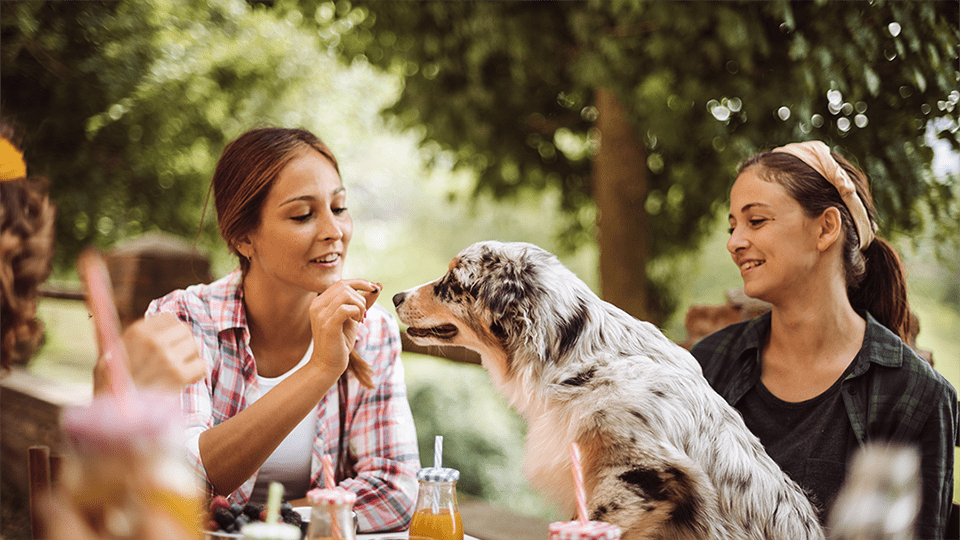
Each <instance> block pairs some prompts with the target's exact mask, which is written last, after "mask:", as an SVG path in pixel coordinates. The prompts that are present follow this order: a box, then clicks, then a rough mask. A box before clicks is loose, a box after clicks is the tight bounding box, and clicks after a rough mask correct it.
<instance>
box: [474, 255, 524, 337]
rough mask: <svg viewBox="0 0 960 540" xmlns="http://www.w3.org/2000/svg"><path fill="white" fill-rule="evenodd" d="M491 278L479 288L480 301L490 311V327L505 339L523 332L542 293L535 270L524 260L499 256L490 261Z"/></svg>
mask: <svg viewBox="0 0 960 540" xmlns="http://www.w3.org/2000/svg"><path fill="white" fill-rule="evenodd" d="M486 266H487V269H488V271H489V276H490V279H488V280H485V281H484V282H483V284H482V285H481V287H480V290H479V298H478V299H479V300H480V301H481V302H482V303H483V304H484V305H485V306H486V308H487V310H488V311H489V312H490V319H491V322H490V330H491V332H493V333H494V335H496V336H497V337H498V338H500V339H501V340H503V339H506V338H507V337H508V336H510V335H520V334H521V330H520V329H521V328H523V326H524V324H525V321H526V320H527V319H528V318H529V314H528V313H527V312H528V311H529V306H530V305H531V302H532V301H533V300H534V298H533V297H534V296H537V295H538V291H537V290H536V286H535V285H534V283H533V282H532V280H531V279H530V278H531V276H530V274H529V272H530V271H531V269H530V268H529V266H528V265H526V264H524V262H523V261H522V260H514V259H510V258H507V257H498V258H497V260H496V261H487V265H486Z"/></svg>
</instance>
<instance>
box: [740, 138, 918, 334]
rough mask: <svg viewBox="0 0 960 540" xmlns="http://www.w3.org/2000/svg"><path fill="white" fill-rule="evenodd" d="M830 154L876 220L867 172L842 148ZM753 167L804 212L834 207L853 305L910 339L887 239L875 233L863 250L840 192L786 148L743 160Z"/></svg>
mask: <svg viewBox="0 0 960 540" xmlns="http://www.w3.org/2000/svg"><path fill="white" fill-rule="evenodd" d="M830 154H831V155H832V156H833V159H835V160H836V161H837V163H839V164H840V166H841V167H842V168H843V169H844V170H845V171H846V172H847V175H849V176H850V179H851V180H853V183H854V184H855V185H856V188H857V195H858V196H859V197H860V200H861V201H863V206H864V207H865V208H866V210H867V215H868V216H869V218H870V222H871V223H874V222H876V210H875V208H874V206H873V196H872V195H871V194H870V186H869V184H868V181H867V176H866V174H864V173H863V171H861V170H860V169H859V168H858V167H856V166H854V165H853V164H851V163H850V162H849V161H847V160H846V159H845V158H844V157H843V156H841V155H840V154H838V153H836V152H833V151H831V152H830ZM751 167H753V168H756V171H757V174H758V175H759V176H760V177H761V178H763V179H764V180H767V181H769V182H774V183H777V184H780V185H781V186H783V187H784V188H785V189H786V190H787V193H789V194H790V196H791V197H793V198H794V199H796V201H797V202H798V203H800V206H801V207H802V208H803V211H804V213H805V214H806V215H807V216H808V217H817V216H820V215H821V214H823V212H824V211H825V210H827V209H828V208H836V209H837V210H838V211H839V212H840V215H841V221H842V223H843V269H844V276H845V279H846V286H847V297H848V298H849V300H850V305H851V306H853V308H854V309H857V310H861V311H867V312H869V313H870V314H871V315H873V316H874V317H875V318H876V319H877V320H878V321H879V322H880V323H881V324H883V325H884V326H886V327H887V328H889V329H890V330H891V331H892V332H893V333H895V334H897V335H898V336H900V339H902V340H903V341H904V342H908V340H909V333H910V306H909V303H908V301H907V280H906V274H905V271H904V267H903V261H901V259H900V255H899V254H898V253H897V251H896V249H894V247H893V246H892V245H891V244H890V243H889V242H887V241H886V240H884V239H882V238H880V237H876V238H874V240H873V242H871V243H870V244H869V245H868V246H867V247H866V248H864V249H863V250H861V249H860V237H859V236H858V234H857V229H856V226H855V225H854V221H853V216H851V215H850V210H849V209H848V208H847V206H846V205H845V204H844V203H843V200H842V199H841V198H840V193H839V192H838V191H837V188H835V187H834V186H833V185H832V184H831V183H829V182H828V181H827V180H826V179H825V178H824V177H823V176H822V175H821V174H820V173H818V172H817V171H815V170H814V169H813V168H812V167H810V166H809V165H807V164H806V163H804V162H803V161H802V160H800V159H799V158H797V157H795V156H793V155H791V154H787V153H784V152H764V153H761V154H757V155H755V156H753V157H751V158H749V159H748V160H746V161H745V162H744V163H743V164H742V165H741V166H740V171H739V172H743V171H745V170H746V169H748V168H751Z"/></svg>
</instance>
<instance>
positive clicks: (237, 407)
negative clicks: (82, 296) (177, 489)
mask: <svg viewBox="0 0 960 540" xmlns="http://www.w3.org/2000/svg"><path fill="white" fill-rule="evenodd" d="M240 283H241V275H240V272H239V271H235V272H233V273H231V274H229V275H227V276H226V277H224V278H222V279H220V280H218V281H216V282H214V283H211V284H209V285H194V286H191V287H189V288H187V289H186V290H178V291H174V292H172V293H170V294H168V295H166V296H164V297H163V298H160V299H158V300H154V301H153V302H152V303H151V304H150V306H149V307H148V308H147V314H148V315H151V314H155V313H160V312H164V311H169V312H172V313H175V314H176V315H177V316H178V317H179V318H180V319H181V320H182V321H184V322H185V323H186V324H188V325H189V326H190V328H191V329H192V330H193V334H194V336H195V337H196V339H197V344H198V345H199V347H200V353H201V356H202V357H203V358H204V359H205V360H206V361H207V376H206V377H205V378H204V379H203V380H201V381H198V382H196V383H194V384H192V385H190V386H188V387H186V388H185V389H184V391H183V393H182V394H181V406H182V408H183V411H184V420H185V421H186V424H187V437H188V440H187V449H188V451H189V452H188V453H189V455H190V458H191V460H192V462H193V464H194V466H195V467H196V469H197V471H198V473H199V474H200V475H201V476H202V478H203V479H204V481H206V472H205V469H204V467H203V463H202V461H201V460H200V447H199V439H200V434H201V433H203V432H204V431H206V430H207V429H209V428H211V427H213V426H215V425H217V424H219V423H221V422H223V421H225V420H227V419H228V418H231V417H233V416H234V415H236V414H237V413H238V412H240V411H241V410H243V409H244V407H246V406H247V404H249V403H252V402H253V400H254V399H255V398H256V397H257V396H258V395H259V393H260V390H259V386H258V383H257V377H256V364H255V362H254V358H253V354H252V352H251V350H250V331H249V327H248V326H247V316H246V310H245V307H244V302H243V289H242V288H241V287H240ZM356 350H357V352H358V353H359V354H360V356H361V357H362V358H363V359H364V360H366V361H367V363H368V364H370V367H372V368H373V382H374V385H375V389H373V390H368V389H366V388H363V387H361V386H360V385H359V383H358V382H357V380H356V379H355V378H354V377H353V375H352V374H351V375H348V379H347V381H348V382H347V385H348V388H349V391H348V396H349V401H348V404H347V408H346V409H347V415H346V425H347V431H348V433H347V434H346V438H345V439H346V445H347V446H348V447H349V458H350V459H349V462H350V463H351V464H352V468H353V473H354V475H353V477H352V478H347V479H345V480H342V481H341V482H340V484H339V485H340V487H342V488H345V489H348V490H350V491H352V492H354V493H356V495H357V503H356V505H355V506H354V510H355V511H356V512H357V519H358V522H359V527H360V530H361V531H385V530H398V529H403V528H405V527H406V526H407V525H409V523H410V518H411V517H412V515H413V506H414V503H415V502H416V496H417V487H418V485H417V480H416V474H417V470H419V468H420V457H419V455H418V451H417V436H416V431H415V429H414V424H413V416H412V414H411V413H410V405H409V403H408V402H407V399H406V397H407V396H406V386H405V384H404V378H403V365H402V364H401V362H400V331H399V328H398V326H397V323H396V321H395V320H394V319H393V317H392V316H391V315H390V314H389V312H387V311H386V310H385V309H383V308H382V307H380V306H378V305H374V307H372V308H370V309H369V310H368V311H367V316H366V318H365V320H364V321H363V324H362V325H361V327H360V329H359V332H358V341H357V345H356ZM314 414H316V418H317V422H316V437H315V439H314V443H313V456H312V458H311V466H310V486H311V487H318V486H320V485H321V484H322V480H321V475H322V469H323V467H322V461H321V456H322V455H323V454H331V455H332V456H333V457H334V459H336V456H337V448H338V446H339V438H340V414H339V402H338V392H337V385H334V387H333V388H332V389H331V390H330V391H329V392H327V394H326V395H325V396H324V397H323V399H321V400H320V403H319V404H318V406H317V407H316V409H315V410H314ZM256 478H257V473H254V475H253V476H251V477H250V479H248V480H247V481H246V482H244V484H243V485H242V486H240V488H239V489H237V491H235V492H233V493H232V494H230V495H229V499H230V500H231V501H234V502H237V503H240V504H243V503H245V502H246V501H248V500H249V499H250V495H251V493H252V492H253V485H254V483H255V482H256ZM208 486H209V483H208Z"/></svg>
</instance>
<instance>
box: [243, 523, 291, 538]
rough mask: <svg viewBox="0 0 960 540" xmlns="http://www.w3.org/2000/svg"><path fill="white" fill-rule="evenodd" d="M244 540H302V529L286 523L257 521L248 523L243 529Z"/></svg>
mask: <svg viewBox="0 0 960 540" xmlns="http://www.w3.org/2000/svg"><path fill="white" fill-rule="evenodd" d="M240 534H241V535H242V536H243V540H300V536H301V531H300V527H297V526H296V525H291V524H289V523H284V522H282V521H280V522H277V523H264V522H262V521H255V522H253V523H247V524H246V525H244V526H243V529H241V531H240Z"/></svg>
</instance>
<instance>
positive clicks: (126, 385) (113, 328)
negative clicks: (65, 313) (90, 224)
mask: <svg viewBox="0 0 960 540" xmlns="http://www.w3.org/2000/svg"><path fill="white" fill-rule="evenodd" d="M77 267H78V270H79V272H80V277H81V278H82V279H83V282H84V285H85V286H86V289H87V299H88V301H89V303H90V311H91V313H92V314H93V322H94V325H95V326H96V329H97V337H98V338H99V339H100V350H101V351H102V353H103V359H104V361H105V363H106V366H107V373H109V378H110V380H109V383H110V391H111V393H112V394H113V397H114V399H116V400H117V402H118V403H119V404H120V407H121V409H124V410H126V409H127V407H128V400H129V396H130V394H131V393H132V392H133V388H134V387H133V382H132V381H131V380H130V372H129V371H128V368H127V365H128V364H129V362H128V360H127V349H126V347H125V346H124V344H123V339H121V337H120V319H119V317H118V315H117V307H116V304H115V303H114V299H113V286H112V285H111V284H110V273H109V272H108V271H107V264H106V262H104V260H103V257H102V256H101V255H100V252H99V251H97V250H96V249H95V248H86V249H84V250H83V251H82V252H81V253H80V256H79V257H78V258H77Z"/></svg>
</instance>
